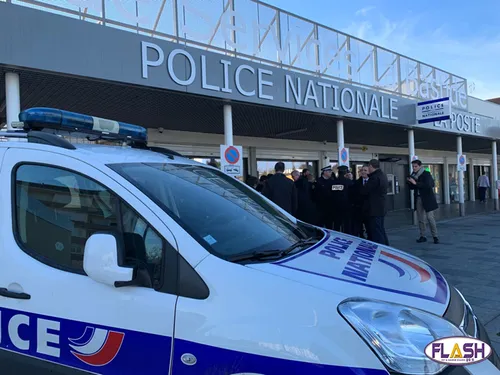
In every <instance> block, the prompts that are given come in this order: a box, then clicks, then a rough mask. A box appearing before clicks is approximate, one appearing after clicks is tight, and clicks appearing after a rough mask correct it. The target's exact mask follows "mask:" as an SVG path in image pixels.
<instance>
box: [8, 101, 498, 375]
mask: <svg viewBox="0 0 500 375" xmlns="http://www.w3.org/2000/svg"><path fill="white" fill-rule="evenodd" d="M19 118H20V122H19V123H15V124H14V125H15V126H16V127H17V128H19V127H21V126H22V127H23V129H20V130H17V131H16V132H7V133H5V132H4V133H3V137H2V139H3V140H4V141H5V142H0V186H1V191H2V194H1V195H0V208H1V209H0V225H1V227H2V228H3V231H2V234H1V237H0V373H1V374H2V375H3V374H16V375H22V374H29V375H45V374H113V375H126V374H138V375H143V374H154V375H166V374H176V375H219V374H221V375H236V374H239V375H242V374H247V375H250V374H253V375H256V374H257V375H258V374H261V375H316V374H325V375H327V374H328V375H329V374H336V375H342V374H352V375H379V374H380V375H382V374H438V373H441V374H452V375H459V374H474V375H478V374H485V375H493V374H499V373H500V371H499V370H498V367H499V362H498V357H497V355H496V353H493V354H492V355H491V356H490V357H489V358H488V359H487V360H484V361H482V362H480V363H476V364H473V365H469V366H447V365H445V364H440V363H438V362H435V361H431V360H430V359H429V358H428V357H426V355H425V354H424V349H425V347H426V345H427V344H429V343H430V342H431V341H433V340H435V339H438V338H442V337H448V336H463V335H469V336H472V337H476V338H479V339H481V340H483V341H486V342H487V343H488V342H489V339H488V337H487V335H486V333H485V330H484V328H483V326H482V325H481V323H480V322H479V321H478V320H477V319H476V317H475V315H474V313H473V311H472V309H471V308H470V305H469V304H468V303H467V302H466V301H465V300H464V299H463V297H462V296H461V295H460V294H459V292H457V290H456V289H454V288H453V287H451V286H450V285H449V284H448V283H447V282H446V280H445V279H444V278H443V276H442V275H441V274H440V273H439V272H438V271H437V270H435V269H433V268H432V267H431V266H430V265H428V264H426V263H424V262H422V261H420V260H419V259H417V258H415V257H412V256H410V255H408V254H406V253H403V252H400V251H397V250H394V249H392V248H388V247H384V246H378V245H376V244H374V243H370V242H368V241H364V240H362V239H358V238H354V237H350V236H346V235H343V234H339V233H336V232H333V231H327V230H324V229H319V228H316V227H313V226H310V225H307V224H304V223H302V222H299V221H297V220H295V219H294V218H293V217H291V216H289V215H288V214H287V213H285V212H284V211H282V210H281V209H279V208H277V206H275V205H274V204H272V203H270V202H269V201H268V200H267V199H265V198H264V197H263V196H261V195H260V194H259V193H257V192H255V191H254V190H252V189H251V188H249V187H247V186H246V185H244V184H243V183H241V182H240V181H238V180H236V179H234V178H232V177H229V176H227V175H225V174H223V173H222V172H221V171H219V170H217V169H215V168H212V167H209V166H206V165H202V164H199V163H195V162H193V161H191V160H188V159H185V158H183V157H182V156H180V155H178V154H176V153H174V152H170V151H169V150H165V149H159V148H153V147H149V146H148V145H147V133H146V129H144V128H142V127H138V126H134V125H129V124H124V123H118V122H114V121H108V120H102V119H97V118H93V117H90V116H86V115H80V114H75V113H69V112H64V111H60V110H56V109H49V108H33V109H29V110H26V111H24V112H22V113H21V114H20V116H19ZM56 131H57V132H58V133H59V135H56V134H53V133H54V132H56ZM61 132H63V133H64V134H66V132H68V133H67V134H68V135H69V134H71V135H72V136H73V137H76V136H78V137H81V136H82V135H85V134H86V135H87V137H88V139H90V141H91V142H88V143H89V144H81V143H76V144H75V142H74V141H72V142H70V141H69V140H72V139H73V138H68V137H61V136H60V135H61ZM75 132H76V133H77V135H76V136H75V134H74V133H75ZM68 139H69V140H68ZM112 141H119V142H120V143H121V144H120V145H118V146H113V145H102V144H96V143H108V142H112ZM11 229H12V230H11Z"/></svg>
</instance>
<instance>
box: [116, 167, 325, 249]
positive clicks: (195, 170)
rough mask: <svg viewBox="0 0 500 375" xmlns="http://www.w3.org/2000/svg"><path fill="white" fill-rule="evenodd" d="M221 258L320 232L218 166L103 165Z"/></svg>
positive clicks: (285, 245)
mask: <svg viewBox="0 0 500 375" xmlns="http://www.w3.org/2000/svg"><path fill="white" fill-rule="evenodd" d="M109 167H110V168H112V169H113V170H114V171H116V172H117V173H119V174H120V175H122V176H123V177H124V178H126V179H127V180H128V181H130V182H131V183H132V184H133V185H135V186H136V187H137V188H138V189H140V190H141V191H142V192H143V193H145V194H146V195H147V196H148V197H149V198H150V199H151V200H153V201H154V202H155V203H156V204H158V206H160V207H161V208H162V209H163V210H165V212H167V213H168V214H169V215H170V216H171V217H172V218H173V219H174V220H176V221H177V222H178V223H179V224H180V225H181V226H182V227H183V228H184V229H185V230H186V231H187V232H188V233H189V234H190V235H191V236H193V238H195V239H196V240H197V241H198V242H199V243H200V244H201V245H202V246H204V247H205V248H206V249H207V250H208V251H210V252H211V253H214V254H215V255H217V256H220V257H222V258H231V257H232V256H234V255H240V254H246V253H251V252H261V251H268V250H284V249H287V248H289V247H290V246H292V245H294V244H296V243H297V242H299V241H301V240H304V239H306V238H311V237H312V238H320V237H321V236H322V233H321V231H319V230H316V229H314V228H313V227H311V226H307V225H305V224H295V223H294V222H292V221H291V220H289V219H288V218H287V217H286V216H285V215H283V214H281V213H280V212H279V211H278V210H276V209H275V208H274V207H273V206H271V205H270V204H268V203H267V202H266V201H265V200H264V198H263V197H262V196H261V195H260V194H259V193H258V192H256V191H254V190H253V189H251V188H250V187H247V186H246V185H243V184H241V183H240V182H239V181H236V180H235V179H234V178H233V177H229V176H227V175H225V174H223V173H222V172H220V171H219V170H216V169H211V168H207V167H204V166H198V165H183V164H170V163H169V164H163V163H126V164H112V165H109Z"/></svg>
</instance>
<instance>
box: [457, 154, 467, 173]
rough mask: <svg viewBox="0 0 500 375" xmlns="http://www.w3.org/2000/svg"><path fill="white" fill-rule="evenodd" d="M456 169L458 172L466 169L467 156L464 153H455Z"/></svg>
mask: <svg viewBox="0 0 500 375" xmlns="http://www.w3.org/2000/svg"><path fill="white" fill-rule="evenodd" d="M457 170H458V171H459V172H465V171H467V157H466V156H465V155H464V154H458V155H457Z"/></svg>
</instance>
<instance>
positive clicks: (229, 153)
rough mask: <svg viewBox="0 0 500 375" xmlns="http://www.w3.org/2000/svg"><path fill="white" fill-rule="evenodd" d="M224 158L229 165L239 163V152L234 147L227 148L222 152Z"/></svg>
mask: <svg viewBox="0 0 500 375" xmlns="http://www.w3.org/2000/svg"><path fill="white" fill-rule="evenodd" d="M224 157H225V158H226V161H227V162H228V163H229V164H236V163H238V162H239V161H240V152H239V151H238V149H237V148H236V147H233V146H229V147H228V148H227V149H226V151H225V152H224Z"/></svg>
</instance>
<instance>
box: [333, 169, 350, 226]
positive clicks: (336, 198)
mask: <svg viewBox="0 0 500 375" xmlns="http://www.w3.org/2000/svg"><path fill="white" fill-rule="evenodd" d="M353 184H354V182H353V180H352V174H351V173H350V171H349V168H348V167H346V166H340V167H339V175H338V177H337V179H336V180H335V182H334V185H333V188H332V189H333V204H334V206H335V217H334V223H335V224H334V229H335V230H336V231H337V232H343V233H346V234H352V212H351V202H350V194H349V190H350V189H351V187H352V186H353Z"/></svg>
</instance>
